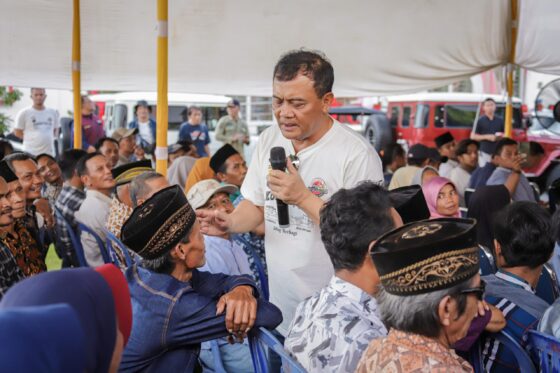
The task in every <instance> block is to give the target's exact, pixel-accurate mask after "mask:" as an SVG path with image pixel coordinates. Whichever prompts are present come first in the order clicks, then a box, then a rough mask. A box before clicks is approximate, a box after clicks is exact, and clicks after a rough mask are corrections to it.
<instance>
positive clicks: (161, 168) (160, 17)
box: [155, 0, 168, 176]
mask: <svg viewBox="0 0 560 373" xmlns="http://www.w3.org/2000/svg"><path fill="white" fill-rule="evenodd" d="M167 20H168V8H167V0H158V1H157V21H158V38H157V114H156V122H157V130H156V151H155V156H156V171H157V172H159V173H160V174H162V175H164V176H166V175H167V124H168V123H167V120H168V102H167V57H168V56H167V53H168V49H167V41H168V39H167Z"/></svg>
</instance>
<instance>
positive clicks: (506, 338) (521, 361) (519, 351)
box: [471, 330, 537, 373]
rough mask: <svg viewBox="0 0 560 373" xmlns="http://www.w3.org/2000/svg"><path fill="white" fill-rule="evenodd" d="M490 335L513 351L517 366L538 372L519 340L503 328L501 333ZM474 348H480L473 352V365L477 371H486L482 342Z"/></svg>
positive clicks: (532, 372)
mask: <svg viewBox="0 0 560 373" xmlns="http://www.w3.org/2000/svg"><path fill="white" fill-rule="evenodd" d="M489 337H491V338H494V339H497V340H498V341H499V342H500V343H501V345H502V346H503V347H504V348H506V349H507V350H509V351H511V352H512V353H513V355H514V356H515V359H516V360H517V366H518V367H519V371H521V372H523V373H537V369H536V368H535V365H534V364H533V361H532V360H531V357H529V354H528V353H527V351H525V350H524V349H523V347H521V346H520V345H519V343H517V341H516V340H515V339H514V338H513V337H511V336H510V335H509V334H508V333H506V332H504V331H503V330H502V331H501V332H499V333H492V334H489ZM473 348H476V349H479V350H478V351H476V350H475V351H476V352H478V353H475V354H471V358H472V357H474V360H471V365H472V366H473V368H474V371H475V372H477V373H478V372H485V371H486V370H485V367H484V366H483V365H482V354H480V353H479V352H480V343H477V344H476V345H475V346H473Z"/></svg>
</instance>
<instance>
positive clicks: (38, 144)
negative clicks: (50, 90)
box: [14, 88, 60, 155]
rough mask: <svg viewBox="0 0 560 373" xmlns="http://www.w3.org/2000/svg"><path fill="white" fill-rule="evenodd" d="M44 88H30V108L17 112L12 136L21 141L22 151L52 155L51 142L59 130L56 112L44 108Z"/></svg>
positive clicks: (45, 96)
mask: <svg viewBox="0 0 560 373" xmlns="http://www.w3.org/2000/svg"><path fill="white" fill-rule="evenodd" d="M46 98H47V95H46V93H45V89H44V88H31V100H32V101H33V105H32V106H31V107H30V108H27V109H23V110H22V111H20V112H19V114H18V116H17V120H16V125H15V128H14V135H16V136H17V137H19V138H20V139H22V140H23V150H25V151H26V152H28V153H30V154H32V155H39V154H41V153H45V154H50V155H53V154H54V153H53V140H54V139H55V138H57V137H58V133H59V130H60V123H59V115H58V111H56V110H54V109H49V108H47V107H45V99H46Z"/></svg>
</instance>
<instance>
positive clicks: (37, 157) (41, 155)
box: [35, 153, 56, 162]
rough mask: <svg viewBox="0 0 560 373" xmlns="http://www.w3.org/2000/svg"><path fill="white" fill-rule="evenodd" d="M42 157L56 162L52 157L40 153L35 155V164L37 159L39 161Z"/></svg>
mask: <svg viewBox="0 0 560 373" xmlns="http://www.w3.org/2000/svg"><path fill="white" fill-rule="evenodd" d="M43 157H47V158H49V159H50V160H52V161H55V162H56V159H54V157H53V156H52V155H50V154H47V153H41V154H39V155H37V156H36V157H35V161H36V162H39V159H41V158H43Z"/></svg>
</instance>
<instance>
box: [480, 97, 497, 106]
mask: <svg viewBox="0 0 560 373" xmlns="http://www.w3.org/2000/svg"><path fill="white" fill-rule="evenodd" d="M487 102H493V103H494V104H496V100H494V99H493V98H492V97H488V98H485V99H484V101H482V104H483V105H484V104H485V103H487Z"/></svg>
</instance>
